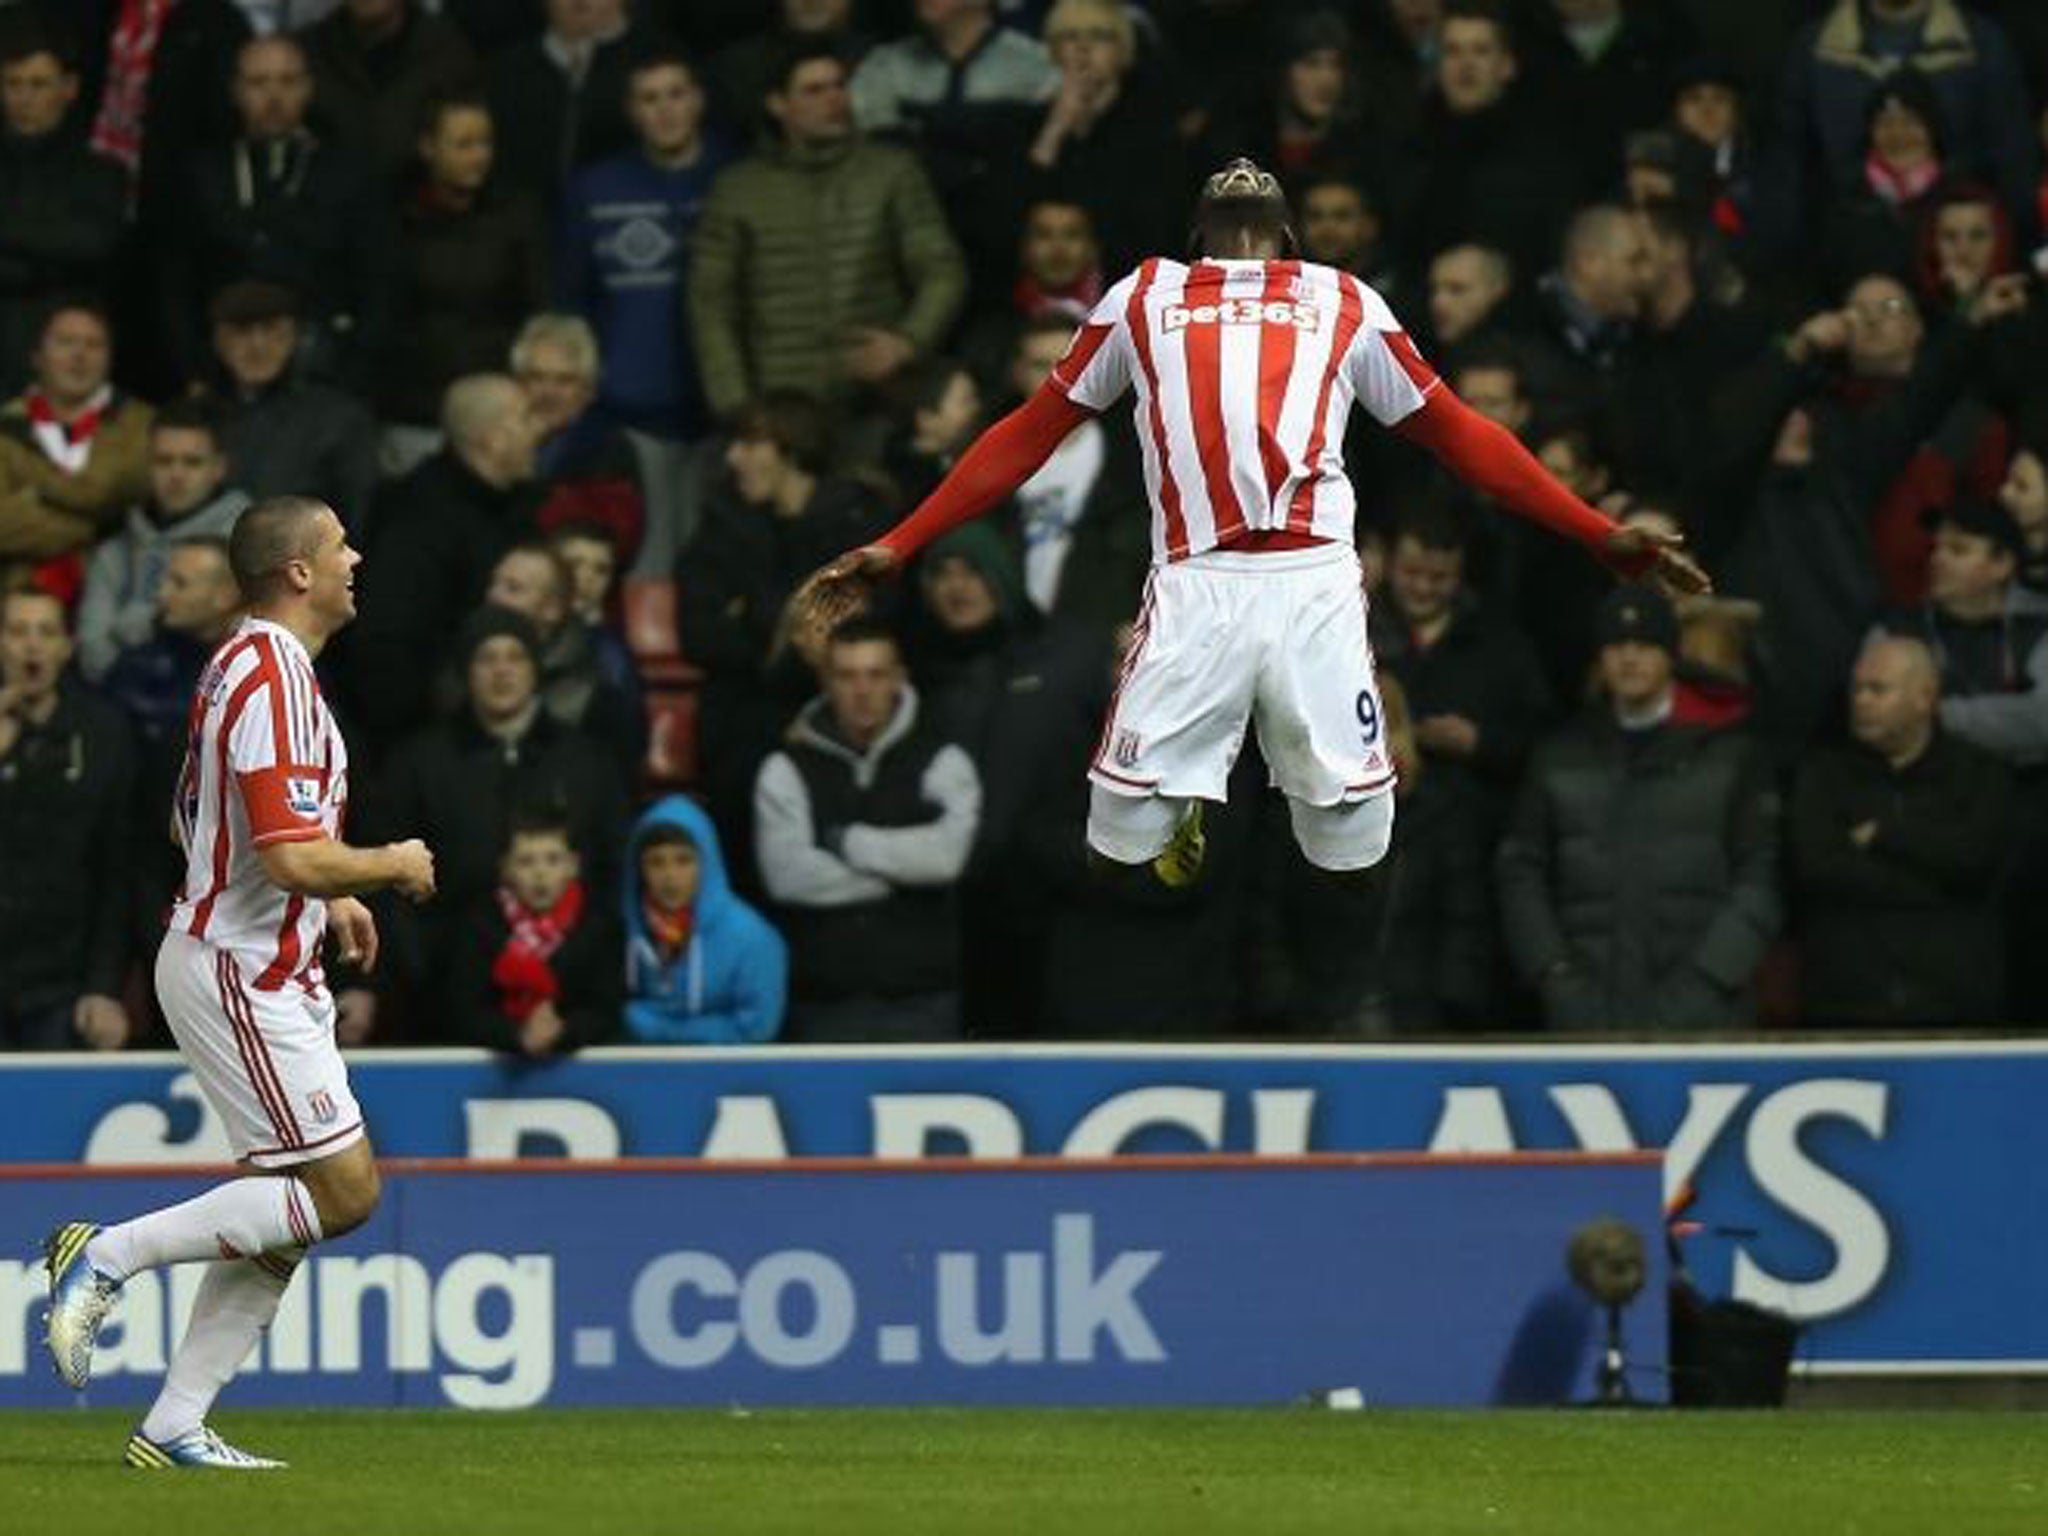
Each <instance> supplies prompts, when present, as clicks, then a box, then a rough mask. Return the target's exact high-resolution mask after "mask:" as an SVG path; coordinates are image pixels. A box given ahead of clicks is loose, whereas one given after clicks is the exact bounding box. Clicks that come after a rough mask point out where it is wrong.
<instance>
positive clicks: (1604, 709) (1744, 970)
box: [1498, 586, 1779, 1030]
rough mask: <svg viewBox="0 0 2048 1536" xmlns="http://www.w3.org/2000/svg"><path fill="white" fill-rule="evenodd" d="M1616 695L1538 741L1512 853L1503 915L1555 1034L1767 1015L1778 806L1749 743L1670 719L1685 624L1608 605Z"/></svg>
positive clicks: (1608, 664)
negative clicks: (1763, 973) (1761, 995)
mask: <svg viewBox="0 0 2048 1536" xmlns="http://www.w3.org/2000/svg"><path fill="white" fill-rule="evenodd" d="M1600 638H1601V642H1602V644H1601V649H1600V663H1599V665H1600V679H1601V682H1602V684H1603V685H1604V687H1605V690H1606V695H1607V696H1606V698H1605V699H1603V700H1602V701H1601V702H1600V703H1599V704H1597V705H1595V706H1593V707H1592V708H1591V709H1589V710H1588V711H1587V713H1586V714H1585V715H1584V716H1582V717H1581V718H1580V719H1578V720H1577V721H1574V722H1573V723H1572V724H1570V725H1567V726H1565V727H1564V728H1563V729H1561V730H1559V731H1558V732H1557V733H1556V734H1555V735H1553V736H1552V737H1550V739H1548V740H1547V741H1545V742H1544V743H1543V744H1542V745H1541V746H1540V747H1538V748H1537V749H1536V755H1535V758H1534V759H1533V760H1532V762H1531V763H1530V765H1529V775H1528V779H1527V782H1526V783H1525V784H1524V786H1523V790H1522V798H1521V801H1520V803H1519V804H1518V805H1517V806H1516V808H1515V813H1514V818H1513V820H1512V822H1511V824H1510V826H1509V828H1508V832H1507V835H1506V836H1505V837H1504V838H1503V839H1502V841H1501V847H1500V854H1499V859H1498V874H1499V880H1500V898H1501V919H1502V925H1503V927H1504V928H1505V930H1506V933H1507V940H1508V947H1509V950H1510V951H1511V953H1512V954H1513V956H1514V959H1515V962H1516V965H1517V967H1518V969H1519V970H1520V971H1521V973H1522V975H1523V976H1524V978H1525V979H1526V980H1527V981H1528V982H1529V983H1530V984H1531V985H1532V986H1534V987H1536V988H1537V989H1538V990H1539V991H1540V992H1541V994H1542V999H1543V1011H1544V1016H1545V1020H1546V1022H1547V1023H1548V1024H1549V1025H1550V1026H1551V1027H1552V1028H1554V1029H1650V1030H1700V1029H1729V1028H1737V1027H1740V1026H1742V1025H1745V1024H1749V1023H1752V1022H1753V1021H1754V1013H1755V1008H1754V997H1753V991H1752V986H1751V983H1752V981H1753V979H1754V977H1755V974H1756V969H1757V966H1758V964H1759V963H1760V962H1761V961H1762V959H1763V956H1764V950H1765V948H1766V947H1767V946H1768V945H1769V943H1770V941H1771V939H1772V937H1773V936H1774V935H1775V934H1776V932H1777V928H1778V920H1779V905H1778V890H1777V838H1778V825H1777V824H1778V802H1777V796H1776V794H1775V793H1774V792H1773V791H1772V789H1771V787H1770V781H1769V778H1768V776H1767V775H1766V774H1765V773H1764V772H1763V771H1762V764H1761V762H1760V759H1759V757H1758V755H1757V754H1756V753H1755V752H1753V751H1752V750H1751V748H1750V746H1749V744H1748V743H1747V742H1746V741H1744V740H1743V739H1742V738H1741V737H1740V736H1738V735H1736V734H1734V733H1733V732H1728V731H1712V730H1708V729H1706V728H1705V727H1702V726H1696V725H1683V724H1678V723H1675V722H1673V721H1672V719H1671V707H1672V668H1673V662H1674V660H1675V655H1676V652H1677V649H1678V620H1677V618H1676V616H1675V615H1674V614H1673V613H1672V610H1671V605H1670V603H1669V602H1668V601H1667V600H1666V599H1665V598H1663V597H1662V596H1660V595H1659V594H1657V593H1655V592H1653V591H1651V590H1649V589H1648V588H1646V587H1638V586H1624V587H1618V588H1616V589H1615V590H1614V591H1613V592H1612V593H1610V594H1609V596H1608V598H1607V600H1606V602H1605V603H1603V604H1602V606H1601V609H1600Z"/></svg>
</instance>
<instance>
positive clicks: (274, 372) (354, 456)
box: [207, 279, 377, 529]
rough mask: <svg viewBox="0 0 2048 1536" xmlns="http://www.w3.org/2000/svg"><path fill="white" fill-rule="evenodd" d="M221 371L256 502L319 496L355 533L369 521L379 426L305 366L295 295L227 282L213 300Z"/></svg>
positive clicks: (224, 403) (215, 376)
mask: <svg viewBox="0 0 2048 1536" xmlns="http://www.w3.org/2000/svg"><path fill="white" fill-rule="evenodd" d="M207 318H208V320H209V321H210V322H211V323H212V327H213V331H212V340H213V357H214V365H215V366H214V369H213V371H212V376H211V377H210V379H209V380H208V391H209V393H210V394H212V395H213V396H214V398H215V399H217V400H218V401H219V403H220V410H221V415H222V422H223V431H224V432H225V437H224V438H223V446H224V447H225V448H226V450H227V455H228V461H229V462H230V463H232V464H233V465H234V466H235V478H236V480H237V482H238V483H239V484H240V485H241V486H242V488H243V489H244V490H246V491H248V492H249V494H250V495H251V496H254V497H256V498H257V499H259V500H260V499H262V498H263V497H265V496H287V495H290V496H312V497H316V498H317V499H319V500H321V501H324V502H326V503H327V504H328V505H329V506H330V507H332V508H334V510H335V511H336V512H338V513H339V514H340V515H341V520H342V522H343V523H344V524H346V525H347V526H348V527H349V528H351V529H361V528H364V527H366V526H367V525H368V522H369V514H370V491H371V488H372V487H373V486H374V485H375V484H376V483H377V428H376V424H375V423H374V422H373V421H371V419H370V413H369V411H367V410H366V409H364V407H363V406H362V404H361V403H360V402H359V401H357V400H356V399H355V398H354V397H353V396H352V395H348V394H345V393H343V392H342V391H341V390H339V389H336V388H335V387H334V386H333V385H331V384H323V383H320V382H319V381H317V380H314V379H309V378H307V377H306V376H305V371H304V370H303V369H301V368H300V367H299V356H298V354H299V329H300V313H299V299H298V295H297V294H295V293H293V292H292V290H291V289H289V288H287V287H285V286H283V285H282V284H280V283H266V282H259V281H256V280H254V279H250V280H247V281H243V282H237V283H230V284H228V286H227V287H225V288H223V289H221V290H220V292H219V293H217V294H215V295H214V297H213V302H212V304H211V305H210V306H209V308H208V311H207Z"/></svg>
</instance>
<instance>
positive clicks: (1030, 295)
mask: <svg viewBox="0 0 2048 1536" xmlns="http://www.w3.org/2000/svg"><path fill="white" fill-rule="evenodd" d="M1101 298H1102V269H1101V268H1100V267H1090V268H1089V269H1088V270H1087V271H1086V272H1084V273H1082V274H1081V275H1080V277H1078V278H1076V279H1075V280H1074V281H1073V282H1071V283H1068V284H1067V285H1066V286H1065V287H1064V288H1048V287H1045V286H1044V285H1042V284H1041V283H1040V282H1039V281H1038V280H1037V279H1036V278H1034V277H1032V276H1031V275H1030V274H1029V273H1028V272H1027V273H1026V274H1025V275H1024V276H1022V277H1020V278H1018V279H1017V286H1016V287H1015V288H1013V289H1011V290H1010V305H1011V307H1012V308H1013V309H1015V310H1016V311H1017V313H1018V314H1020V315H1022V316H1024V317H1025V319H1027V320H1036V319H1037V318H1038V317H1039V316H1040V315H1071V316H1072V317H1073V319H1074V322H1075V324H1077V325H1078V324H1079V323H1080V322H1081V321H1083V320H1086V319H1087V318H1088V313H1089V311H1090V310H1092V309H1094V308H1095V306H1096V304H1097V303H1099V302H1100V301H1101Z"/></svg>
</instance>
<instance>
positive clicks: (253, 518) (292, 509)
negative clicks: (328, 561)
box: [228, 496, 334, 603]
mask: <svg viewBox="0 0 2048 1536" xmlns="http://www.w3.org/2000/svg"><path fill="white" fill-rule="evenodd" d="M333 515H334V514H333V512H332V510H331V509H330V508H329V507H328V505H327V503H326V502H324V501H321V500H318V499H317V498H315V497H312V496H271V497H268V498H266V499H265V500H262V501H259V502H257V503H256V505H254V506H253V507H251V508H249V510H248V511H246V512H244V513H243V514H242V515H241V516H240V517H238V518H236V519H235V531H234V532H233V533H232V534H230V535H229V536H228V565H229V567H230V568H231V569H232V570H233V571H234V573H235V585H237V586H239V587H240V588H241V589H242V595H243V596H244V597H245V598H247V599H248V601H249V602H251V603H260V602H263V601H264V600H265V599H267V598H269V597H271V596H273V595H275V593H276V592H277V589H278V585H279V583H280V581H281V579H282V576H283V573H284V568H285V567H286V566H287V565H289V564H290V563H291V562H292V561H294V560H311V559H312V558H313V556H314V555H315V554H317V553H318V552H319V549H320V538H321V534H322V533H323V532H324V530H325V519H326V518H327V517H331V516H333Z"/></svg>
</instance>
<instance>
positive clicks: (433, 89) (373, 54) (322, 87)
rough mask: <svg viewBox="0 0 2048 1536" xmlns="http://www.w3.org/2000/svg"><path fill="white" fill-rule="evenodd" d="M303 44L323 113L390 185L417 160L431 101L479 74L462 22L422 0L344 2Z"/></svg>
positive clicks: (322, 117)
mask: <svg viewBox="0 0 2048 1536" xmlns="http://www.w3.org/2000/svg"><path fill="white" fill-rule="evenodd" d="M304 40H305V45H306V55H307V59H308V61H309V62H310V64H311V66H312V70H313V81H314V98H315V109H314V110H315V113H316V115H317V116H318V117H319V118H320V120H321V121H322V122H323V123H325V124H326V125H327V126H329V127H331V128H332V129H333V130H334V131H335V133H336V134H337V135H338V136H339V137H340V138H341V140H342V142H344V143H345V144H347V145H348V146H349V148H350V149H351V150H353V151H354V152H355V153H356V154H357V155H358V156H359V157H360V158H362V159H363V160H365V161H367V162H369V164H370V167H371V169H372V171H373V172H374V173H375V174H376V175H377V177H378V178H379V179H380V180H382V181H385V182H387V183H388V182H395V181H397V180H398V179H399V177H400V175H401V174H402V173H403V172H404V171H405V169H406V167H407V166H409V165H410V164H411V163H412V158H413V145H414V143H415V141H416V140H417V139H418V137H419V131H420V117H421V113H422V112H423V110H424V109H425V107H426V105H427V103H428V102H429V101H431V100H433V99H434V98H435V97H436V96H442V95H446V94H448V93H449V92H452V91H455V90H458V89H460V88H461V87H462V86H463V85H464V84H465V83H467V81H468V80H469V78H470V76H471V75H472V74H474V73H475V70H476V55H475V54H473V53H472V52H471V51H470V47H469V43H468V42H467V41H466V40H465V39H464V38H463V35H462V33H461V32H460V31H459V30H458V29H457V28H456V26H455V24H454V23H453V22H450V21H448V20H447V19H445V18H444V17H441V16H435V15H430V14H428V12H427V11H426V10H425V9H424V8H423V7H422V6H421V5H420V4H419V3H418V0H344V3H343V4H342V5H340V6H338V7H337V8H336V9H335V10H334V12H333V13H332V14H331V15H329V16H328V17H326V19H324V20H322V21H318V22H315V23H314V24H313V25H312V26H310V27H308V28H306V30H305V33H304Z"/></svg>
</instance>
